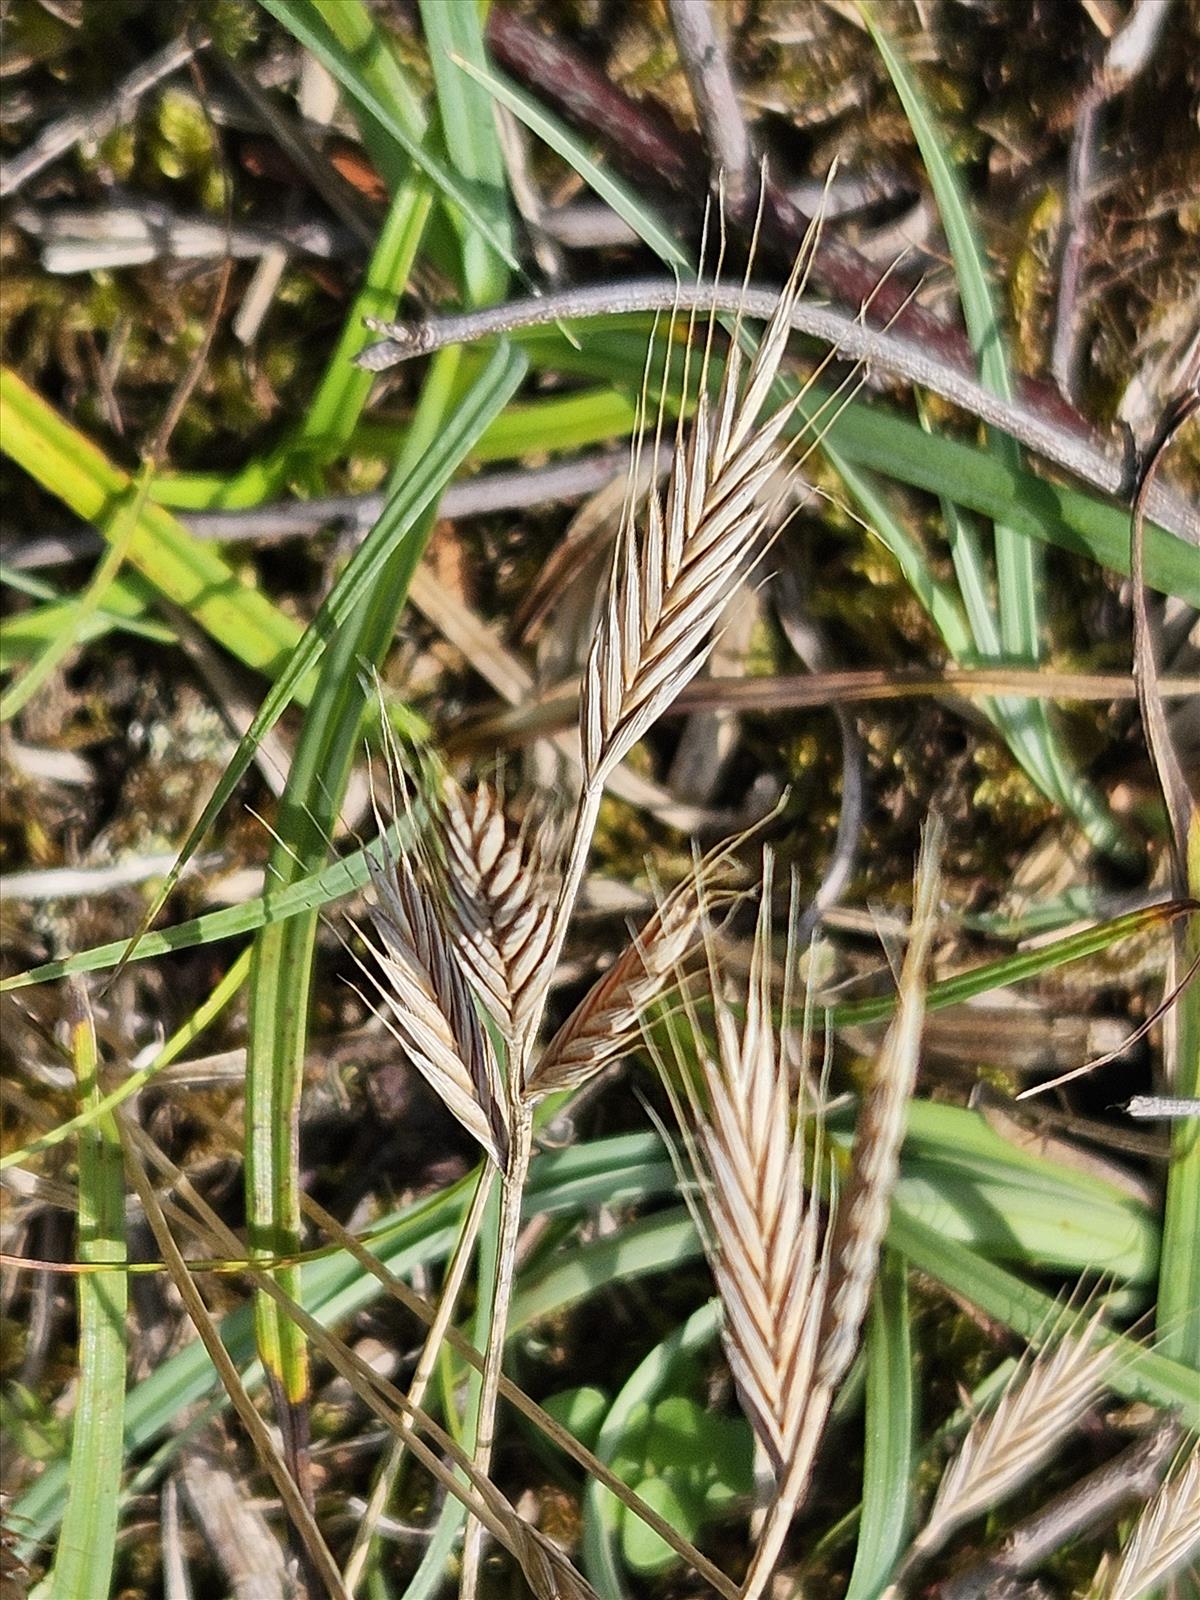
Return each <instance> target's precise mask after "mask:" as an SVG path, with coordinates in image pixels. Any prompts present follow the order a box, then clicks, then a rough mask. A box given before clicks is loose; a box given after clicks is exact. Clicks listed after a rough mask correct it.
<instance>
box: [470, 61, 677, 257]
mask: <svg viewBox="0 0 1200 1600" xmlns="http://www.w3.org/2000/svg"><path fill="white" fill-rule="evenodd" d="M463 71H464V72H468V73H470V75H471V76H472V77H473V78H474V79H475V80H476V82H478V83H480V84H482V85H483V86H484V87H485V88H486V89H487V90H488V92H489V93H490V94H492V95H494V96H495V98H496V99H497V100H498V101H499V102H500V104H501V105H502V106H507V108H508V109H509V110H510V111H511V112H512V113H513V114H514V115H515V116H518V117H520V119H521V121H522V122H523V123H524V124H525V126H526V127H527V128H528V129H529V130H530V132H531V133H536V134H537V136H538V138H539V139H543V140H544V141H545V142H546V144H548V145H549V146H550V148H551V150H553V151H554V152H555V153H556V154H557V155H560V156H561V157H562V158H563V160H564V161H566V162H567V163H568V164H569V165H570V166H571V167H573V168H574V169H575V171H576V172H577V173H578V174H579V176H580V177H581V178H582V179H583V180H584V182H585V183H586V184H587V185H588V187H589V188H590V189H592V190H593V191H594V192H595V193H596V194H597V195H599V197H600V199H601V200H604V201H605V202H607V204H608V205H610V206H611V207H612V208H613V210H614V211H615V212H616V213H617V215H618V216H619V217H621V218H622V219H623V220H624V221H625V222H627V223H628V224H629V226H630V227H631V228H633V229H634V231H635V232H636V233H638V234H639V235H640V236H641V238H642V240H643V241H644V242H645V243H646V244H647V245H649V247H650V249H651V250H653V251H654V253H655V254H656V255H657V256H658V257H659V259H660V260H662V261H665V262H666V263H667V265H668V266H672V267H678V268H679V269H680V270H681V271H683V272H691V271H692V262H691V260H690V258H689V256H688V255H687V252H686V251H684V250H682V249H681V248H680V247H679V245H678V244H676V242H675V240H674V239H673V238H672V237H671V235H670V234H669V233H668V232H667V231H666V229H665V228H663V227H662V226H661V225H660V224H659V222H658V221H657V219H656V218H655V217H654V215H653V213H652V212H651V211H650V209H649V208H648V207H646V206H644V205H643V204H642V202H641V201H640V200H639V199H638V198H637V197H636V195H635V194H634V193H633V191H632V190H631V189H629V188H628V187H627V186H626V185H625V184H623V183H621V182H620V181H619V180H618V179H616V178H614V177H613V176H612V174H611V173H610V172H608V171H607V170H606V169H605V168H604V167H602V166H600V165H599V163H598V162H596V161H594V160H593V159H592V157H591V155H590V154H589V152H588V149H587V147H586V145H585V144H584V143H583V142H582V140H580V139H578V138H576V136H575V135H574V134H573V133H572V132H571V131H570V129H569V128H567V126H566V125H565V123H562V122H560V121H559V120H558V118H557V117H553V116H551V115H550V113H549V112H547V111H546V110H545V109H544V108H543V107H542V106H541V105H539V104H538V102H537V101H536V100H535V99H534V98H533V96H532V95H528V94H526V93H525V92H524V91H523V90H522V89H518V88H517V86H516V85H515V84H514V83H512V82H510V81H509V79H507V78H506V77H505V76H504V75H503V73H500V72H497V71H496V69H495V68H494V67H492V66H479V65H477V64H475V63H472V62H464V63H463Z"/></svg>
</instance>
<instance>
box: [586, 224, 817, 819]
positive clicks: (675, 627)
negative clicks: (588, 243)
mask: <svg viewBox="0 0 1200 1600" xmlns="http://www.w3.org/2000/svg"><path fill="white" fill-rule="evenodd" d="M803 262H804V257H803V255H801V257H799V258H798V259H797V263H796V267H795V269H794V270H793V273H792V276H791V278H790V279H789V282H788V284H787V287H786V288H785V290H784V292H783V294H782V295H781V297H780V300H779V305H778V308H777V310H776V312H775V315H774V316H773V318H772V320H771V323H770V324H769V326H768V328H767V330H766V331H765V333H764V334H763V337H762V340H761V342H760V344H759V347H758V351H757V353H756V355H755V357H754V359H753V361H752V363H751V366H750V369H749V372H748V373H747V374H746V380H745V383H744V384H742V382H741V372H742V358H741V353H740V351H739V349H738V347H737V343H736V340H735V341H734V342H733V343H732V344H731V347H730V350H729V353H728V356H727V358H726V365H725V371H724V375H723V380H722V386H721V392H720V395H719V396H718V399H717V402H716V405H715V408H714V407H713V406H712V404H711V403H710V401H709V396H708V391H707V382H706V378H707V368H708V360H709V351H707V350H706V352H705V358H704V362H703V365H702V372H701V379H700V385H699V390H700V392H699V395H698V398H697V404H696V412H695V417H694V420H693V424H692V431H691V438H690V441H689V443H688V446H687V448H686V449H684V448H683V447H682V445H680V446H678V447H677V448H676V452H675V459H674V463H673V466H672V471H671V478H670V483H669V486H668V490H667V495H666V500H665V503H664V501H663V500H662V499H661V498H660V496H659V493H658V491H657V490H656V489H652V490H651V492H650V496H649V500H648V502H647V510H646V525H645V530H644V533H643V534H642V537H641V539H640V540H639V538H638V536H637V534H636V532H635V530H634V525H633V516H632V511H630V512H629V513H627V515H626V517H625V519H624V522H623V525H622V528H621V532H620V534H619V536H618V540H617V549H616V552H615V554H614V563H613V572H612V578H611V580H610V583H609V591H608V598H607V602H606V605H605V609H604V613H603V615H602V617H601V620H600V626H599V628H598V630H597V634H596V638H595V640H594V642H593V645H592V649H591V651H590V653H589V656H588V662H587V667H586V669H585V672H584V676H583V685H582V695H581V705H580V734H581V743H582V749H583V765H584V772H585V777H586V780H587V784H588V786H589V787H595V786H596V785H598V784H600V783H602V782H603V781H604V779H605V778H606V776H607V775H608V774H609V773H610V772H611V770H612V768H613V767H614V766H616V765H617V763H618V762H619V761H621V760H622V759H623V758H624V756H625V755H626V754H627V753H628V752H629V750H630V749H631V748H632V746H633V745H634V744H636V742H637V741H638V739H640V738H641V737H642V735H643V734H644V733H645V732H646V730H647V729H648V728H649V727H650V725H651V724H652V723H653V722H654V721H655V720H656V718H657V717H659V716H660V715H661V713H662V712H663V711H664V710H665V709H666V707H667V706H668V705H670V703H671V702H672V700H674V699H675V698H676V696H677V695H678V693H679V691H680V689H681V688H682V687H683V686H684V684H685V683H687V682H688V681H689V680H690V679H691V678H692V677H694V676H695V674H696V673H697V672H698V671H699V669H700V667H701V666H702V665H703V662H704V659H705V656H706V655H707V653H708V650H709V648H710V645H711V640H712V630H713V627H714V625H715V624H716V622H717V619H718V617H719V616H720V613H721V610H722V608H723V606H724V604H725V602H726V601H727V600H728V598H729V596H730V595H731V594H732V592H733V590H734V589H735V588H736V587H737V585H738V584H739V583H740V582H741V581H742V580H743V579H744V578H745V576H746V574H747V572H748V571H749V569H750V567H751V566H752V565H753V564H754V562H755V560H756V559H757V557H758V556H759V554H760V553H761V541H762V535H763V533H764V530H765V529H766V526H767V524H768V521H769V519H770V516H771V505H770V499H771V497H770V495H769V493H768V487H769V485H770V482H771V479H772V477H773V475H774V474H775V472H776V471H777V469H778V468H779V467H780V465H781V464H782V463H783V462H784V460H785V459H786V456H787V449H788V447H787V445H786V443H781V435H782V432H783V429H784V426H785V424H786V423H787V420H788V418H789V417H790V416H791V415H792V413H793V412H794V410H795V407H796V403H797V402H796V401H795V400H791V401H789V402H788V403H786V404H785V405H783V406H782V407H780V408H779V410H777V411H776V412H775V413H773V414H772V415H771V416H770V417H769V418H768V419H767V420H766V421H764V422H762V423H761V424H760V423H759V413H760V412H761V410H762V409H763V406H764V404H765V403H766V399H767V396H768V394H769V391H770V388H771V385H772V384H773V382H774V380H775V377H776V374H777V372H778V369H779V364H780V361H781V360H782V357H783V352H784V349H785V347H786V344H787V337H788V331H789V326H790V324H789V318H790V313H791V307H792V304H793V302H794V300H795V297H796V294H797V292H798V290H799V286H800V281H801V272H802V267H803Z"/></svg>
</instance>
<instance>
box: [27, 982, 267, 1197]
mask: <svg viewBox="0 0 1200 1600" xmlns="http://www.w3.org/2000/svg"><path fill="white" fill-rule="evenodd" d="M249 968H250V952H249V951H248V950H245V951H243V952H242V954H241V955H240V956H239V957H238V959H237V960H236V961H235V962H234V963H233V965H232V966H231V967H230V969H229V971H228V972H227V973H226V974H225V976H224V977H223V978H222V979H221V981H220V982H219V983H218V984H217V986H216V988H215V989H214V990H213V992H212V993H211V994H210V995H209V997H208V999H207V1000H206V1001H205V1002H204V1003H203V1005H201V1006H198V1007H197V1008H196V1010H195V1011H194V1012H193V1014H192V1015H191V1016H190V1017H189V1018H188V1020H187V1021H186V1022H185V1023H184V1024H183V1025H182V1027H179V1028H177V1029H176V1030H175V1032H174V1033H173V1034H172V1035H171V1037H170V1038H169V1039H168V1040H167V1042H166V1044H164V1045H163V1047H162V1049H161V1050H160V1051H159V1052H158V1054H157V1055H156V1056H155V1057H154V1059H153V1061H150V1062H148V1063H147V1064H146V1066H144V1067H139V1068H138V1070H137V1071H136V1072H131V1073H130V1074H129V1076H128V1077H127V1078H126V1079H125V1080H124V1081H123V1082H122V1083H120V1084H118V1085H117V1087H116V1088H115V1089H111V1090H110V1091H109V1092H108V1094H106V1095H101V1096H99V1098H97V1099H96V1100H95V1101H94V1102H93V1103H92V1104H91V1105H90V1106H88V1108H87V1109H86V1110H84V1111H81V1112H80V1113H79V1114H78V1116H74V1117H70V1118H68V1120H67V1121H66V1122H60V1123H59V1124H58V1126H57V1127H54V1128H51V1129H49V1130H48V1131H47V1132H46V1133H43V1134H42V1135H41V1136H40V1137H39V1138H36V1139H32V1140H30V1142H29V1143H28V1144H27V1145H24V1146H22V1148H21V1149H19V1150H10V1151H9V1152H8V1154H7V1155H5V1156H3V1157H0V1172H3V1171H4V1169H5V1168H6V1167H14V1166H21V1165H23V1164H24V1163H25V1162H26V1161H28V1160H29V1158H30V1157H31V1156H34V1155H37V1154H38V1152H39V1151H42V1150H52V1149H53V1148H54V1147H55V1145H59V1144H61V1143H62V1142H63V1140H64V1139H68V1138H70V1137H71V1136H72V1135H73V1134H76V1133H81V1132H83V1130H84V1129H85V1128H93V1127H95V1126H96V1124H97V1123H98V1122H99V1121H100V1119H101V1118H103V1117H106V1116H108V1115H110V1114H111V1113H112V1112H114V1111H115V1110H116V1109H117V1107H118V1106H119V1105H123V1104H124V1103H125V1101H126V1100H128V1099H129V1097H130V1095H134V1094H137V1092H138V1090H139V1089H143V1088H145V1086H146V1084H148V1083H149V1082H150V1080H151V1079H152V1078H153V1077H154V1076H155V1075H156V1074H157V1073H159V1072H161V1071H162V1070H163V1068H164V1067H169V1066H170V1065H171V1062H172V1061H176V1060H178V1058H179V1057H180V1056H181V1055H182V1054H183V1052H184V1051H185V1050H186V1049H187V1048H188V1046H189V1045H190V1044H192V1043H193V1041H194V1040H195V1039H196V1038H197V1037H198V1035H199V1034H201V1033H203V1031H204V1029H205V1028H207V1027H208V1025H209V1023H210V1022H212V1021H213V1020H214V1018H216V1017H218V1016H219V1015H220V1014H221V1012H222V1011H223V1010H224V1009H225V1007H226V1006H227V1005H228V1004H229V1002H230V1001H231V1000H232V999H233V997H234V995H236V994H237V992H238V990H239V989H240V988H241V986H242V984H243V983H245V981H246V974H247V972H248V971H249Z"/></svg>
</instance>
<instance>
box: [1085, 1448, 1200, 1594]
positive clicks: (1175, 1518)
mask: <svg viewBox="0 0 1200 1600" xmlns="http://www.w3.org/2000/svg"><path fill="white" fill-rule="evenodd" d="M1197 1559H1200V1445H1198V1444H1197V1443H1196V1440H1195V1439H1193V1440H1192V1441H1191V1444H1190V1445H1189V1446H1188V1449H1187V1452H1186V1454H1185V1456H1184V1457H1183V1460H1182V1462H1181V1463H1180V1464H1179V1465H1178V1466H1177V1467H1176V1468H1175V1470H1174V1471H1172V1472H1171V1473H1170V1474H1169V1475H1168V1477H1167V1478H1166V1479H1165V1480H1164V1482H1163V1484H1162V1487H1161V1488H1160V1489H1159V1491H1158V1493H1157V1494H1156V1495H1155V1496H1154V1498H1153V1500H1151V1501H1150V1503H1149V1505H1147V1506H1146V1508H1145V1510H1144V1511H1143V1512H1142V1514H1141V1516H1140V1517H1139V1518H1138V1520H1137V1522H1136V1524H1135V1525H1134V1529H1133V1532H1132V1533H1131V1534H1130V1536H1129V1539H1128V1541H1127V1542H1126V1545H1125V1548H1124V1549H1123V1550H1122V1551H1121V1554H1120V1557H1119V1559H1118V1560H1117V1561H1116V1562H1115V1563H1114V1564H1113V1566H1112V1569H1111V1571H1110V1572H1109V1573H1108V1574H1107V1576H1105V1575H1101V1576H1100V1577H1099V1579H1098V1581H1097V1582H1096V1583H1094V1584H1093V1586H1092V1588H1091V1589H1090V1590H1089V1594H1090V1596H1091V1600H1139V1597H1140V1596H1141V1595H1145V1594H1149V1593H1150V1592H1151V1591H1152V1590H1154V1589H1157V1588H1158V1586H1159V1585H1160V1584H1162V1583H1165V1582H1166V1580H1167V1579H1168V1578H1169V1577H1170V1576H1171V1574H1172V1573H1175V1572H1178V1571H1179V1570H1180V1569H1181V1568H1182V1567H1183V1566H1184V1564H1185V1563H1186V1562H1188V1561H1195V1560H1197Z"/></svg>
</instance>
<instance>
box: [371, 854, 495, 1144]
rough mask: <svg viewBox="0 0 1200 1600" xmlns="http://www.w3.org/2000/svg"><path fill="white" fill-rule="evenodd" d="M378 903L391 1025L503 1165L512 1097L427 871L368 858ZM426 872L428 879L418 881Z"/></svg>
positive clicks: (379, 954) (379, 953)
mask: <svg viewBox="0 0 1200 1600" xmlns="http://www.w3.org/2000/svg"><path fill="white" fill-rule="evenodd" d="M367 865H368V868H369V870H370V874H371V882H372V884H373V886H374V889H375V894H376V898H377V902H378V903H377V905H376V906H375V907H374V908H373V910H372V913H371V920H372V923H373V924H374V927H375V931H376V933H377V934H378V936H379V941H380V943H379V945H378V946H376V945H370V942H369V941H368V945H369V948H370V949H371V950H372V953H373V954H374V956H375V958H376V961H377V963H378V966H379V975H378V976H377V975H376V974H375V973H374V972H373V971H371V969H369V968H368V969H365V970H367V971H368V975H369V976H370V977H371V979H372V982H373V985H374V987H375V990H376V991H377V993H378V994H379V995H380V997H381V998H382V1000H383V1001H384V1003H385V1005H386V1007H387V1011H388V1013H389V1015H388V1016H387V1017H385V1019H384V1020H385V1021H386V1022H387V1024H388V1026H389V1027H390V1028H391V1030H392V1032H393V1033H394V1034H395V1035H396V1037H397V1038H398V1039H399V1040H400V1042H401V1043H402V1044H403V1045H404V1047H405V1049H406V1050H407V1051H408V1053H409V1055H410V1056H411V1058H412V1060H413V1063H414V1065H415V1066H416V1067H417V1068H418V1069H419V1070H420V1071H421V1073H422V1074H423V1075H424V1077H425V1078H426V1080H427V1081H428V1082H429V1084H430V1085H431V1087H432V1088H433V1090H434V1092H435V1093H436V1094H437V1095H438V1096H439V1097H440V1098H441V1100H442V1101H443V1103H444V1104H445V1106H446V1108H447V1109H448V1110H449V1111H450V1112H452V1113H453V1115H454V1116H456V1117H457V1118H458V1120H459V1121H460V1122H461V1123H462V1125H463V1127H464V1128H466V1129H467V1131H468V1132H469V1133H470V1134H471V1135H472V1136H473V1137H474V1138H475V1139H477V1140H478V1142H479V1144H480V1145H481V1146H482V1147H483V1149H484V1150H485V1151H486V1152H487V1154H488V1155H489V1156H490V1157H491V1158H492V1160H493V1161H494V1162H495V1163H496V1165H497V1166H498V1167H499V1168H500V1169H501V1171H503V1170H504V1167H505V1163H506V1162H507V1159H508V1145H509V1129H508V1099H507V1095H506V1094H505V1090H504V1084H503V1081H502V1079H501V1076H500V1068H499V1064H498V1063H497V1061H496V1055H495V1051H494V1050H493V1049H492V1045H491V1041H490V1040H489V1039H488V1037H487V1035H486V1034H485V1032H484V1031H483V1028H482V1026H481V1025H480V1022H479V1018H478V1016H477V1015H476V1012H475V1007H474V1004H473V1002H472V998H471V991H470V988H469V987H468V985H467V981H466V978H465V977H464V975H463V972H462V968H461V967H460V965H459V962H458V957H457V956H456V954H455V952H454V948H453V946H452V944H451V942H450V939H449V937H448V936H447V934H446V931H445V929H444V928H443V926H442V922H441V918H440V916H439V914H438V910H437V906H436V903H435V899H434V897H433V895H432V894H431V893H430V891H429V888H428V885H427V882H424V881H422V879H424V872H423V870H422V869H420V867H419V865H418V868H417V869H416V870H414V866H413V861H412V859H410V857H409V856H407V855H401V856H400V857H399V858H398V859H396V858H389V859H387V860H386V862H385V864H384V865H380V863H379V862H378V861H377V860H375V859H374V857H373V855H372V853H371V852H370V851H368V852H367ZM418 871H421V877H420V878H419V877H418Z"/></svg>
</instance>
